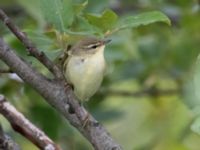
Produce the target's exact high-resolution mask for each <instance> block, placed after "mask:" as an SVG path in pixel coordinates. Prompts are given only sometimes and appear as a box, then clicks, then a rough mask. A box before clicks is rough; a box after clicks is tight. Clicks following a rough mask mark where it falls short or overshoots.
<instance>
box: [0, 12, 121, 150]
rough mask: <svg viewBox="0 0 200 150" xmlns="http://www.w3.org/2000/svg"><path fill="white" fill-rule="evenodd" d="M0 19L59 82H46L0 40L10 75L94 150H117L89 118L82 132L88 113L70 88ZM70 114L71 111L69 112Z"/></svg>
mask: <svg viewBox="0 0 200 150" xmlns="http://www.w3.org/2000/svg"><path fill="white" fill-rule="evenodd" d="M0 19H1V20H2V21H3V23H4V24H5V25H6V26H7V27H8V28H9V29H10V31H11V32H13V33H14V34H15V35H16V37H18V39H19V40H20V41H21V42H22V43H23V44H24V45H25V47H26V48H27V51H28V52H29V53H30V54H31V55H32V56H34V57H35V58H36V59H38V60H39V61H40V62H41V63H42V64H43V65H44V66H46V67H47V68H48V69H49V70H50V71H51V72H52V73H53V74H54V76H55V78H57V79H59V80H49V79H48V78H47V77H45V76H43V75H42V74H40V73H39V72H38V71H36V70H34V69H33V68H32V67H31V66H30V64H28V63H27V62H25V61H23V60H22V59H20V58H19V57H18V56H17V55H16V54H15V53H14V52H13V50H11V49H10V48H9V46H8V45H7V44H6V43H5V42H4V41H3V39H2V38H0V59H1V60H2V61H4V62H5V63H6V64H7V65H8V66H9V67H10V68H11V70H12V71H13V72H15V73H16V74H17V75H18V76H19V77H21V78H22V79H23V80H24V81H25V82H26V83H28V84H30V85H31V86H32V87H33V88H34V89H35V90H36V91H37V92H38V93H39V94H40V95H41V96H43V97H44V98H45V100H46V101H47V102H48V103H49V104H50V105H51V106H53V107H54V108H55V109H56V110H57V111H59V112H60V113H61V114H62V115H63V116H64V117H65V118H66V119H67V120H68V121H69V122H70V123H71V124H72V125H73V126H74V127H76V128H77V129H78V130H79V131H80V132H81V133H82V135H84V136H85V137H86V138H87V139H88V141H89V142H90V143H91V144H92V145H93V147H94V149H96V150H121V149H122V148H121V146H120V145H119V144H118V143H116V141H115V140H114V139H113V138H112V137H111V136H110V134H109V133H108V132H107V131H106V129H105V128H104V127H103V126H102V125H101V124H100V123H98V121H96V120H95V119H94V118H93V117H92V116H91V115H90V116H89V118H88V124H87V125H86V126H85V127H84V128H83V120H84V119H85V117H86V116H87V114H88V112H87V111H86V110H85V108H83V107H82V106H80V104H79V103H78V101H77V99H76V98H75V96H74V93H73V91H72V89H71V88H66V82H65V79H64V77H63V74H62V71H61V70H59V68H58V67H57V66H56V65H55V64H54V63H53V62H52V61H51V60H49V59H48V58H47V57H46V55H45V54H44V53H42V52H39V51H38V49H37V48H35V46H34V45H33V44H32V42H31V41H30V40H29V39H28V38H27V36H26V35H25V34H24V33H22V32H21V31H20V30H19V28H18V27H17V26H16V25H14V24H13V23H12V22H11V20H10V19H9V18H8V16H7V15H6V14H5V13H4V12H3V11H2V10H1V9H0ZM71 110H73V111H71Z"/></svg>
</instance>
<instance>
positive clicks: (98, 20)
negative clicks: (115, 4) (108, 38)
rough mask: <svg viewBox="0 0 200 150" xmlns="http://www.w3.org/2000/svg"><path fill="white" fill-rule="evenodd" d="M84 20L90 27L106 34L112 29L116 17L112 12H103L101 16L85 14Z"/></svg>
mask: <svg viewBox="0 0 200 150" xmlns="http://www.w3.org/2000/svg"><path fill="white" fill-rule="evenodd" d="M86 18H87V20H88V21H89V23H90V24H91V25H93V26H96V27H98V28H99V29H100V30H101V31H102V32H106V31H109V30H111V29H112V28H113V26H114V25H115V24H116V22H117V19H118V16H117V14H116V13H115V12H113V11H112V10H105V11H104V12H103V13H102V14H101V15H95V14H87V15H86Z"/></svg>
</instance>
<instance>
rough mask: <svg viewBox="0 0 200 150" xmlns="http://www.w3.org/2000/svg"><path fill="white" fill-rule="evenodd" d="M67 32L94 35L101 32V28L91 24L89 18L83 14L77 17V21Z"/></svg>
mask: <svg viewBox="0 0 200 150" xmlns="http://www.w3.org/2000/svg"><path fill="white" fill-rule="evenodd" d="M66 33H67V34H71V35H88V36H89V35H94V34H98V33H101V31H100V30H99V28H97V27H95V26H93V25H91V24H90V23H89V22H88V20H87V19H85V18H84V17H81V16H77V17H76V21H75V22H74V24H73V25H72V28H71V29H70V30H66Z"/></svg>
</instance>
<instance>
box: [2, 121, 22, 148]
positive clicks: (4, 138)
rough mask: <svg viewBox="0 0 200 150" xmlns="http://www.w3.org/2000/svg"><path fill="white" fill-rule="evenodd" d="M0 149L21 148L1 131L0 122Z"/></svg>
mask: <svg viewBox="0 0 200 150" xmlns="http://www.w3.org/2000/svg"><path fill="white" fill-rule="evenodd" d="M0 149H1V150H21V149H20V147H19V145H18V144H17V143H16V142H15V141H13V140H12V139H11V138H10V137H9V136H8V135H6V134H5V133H4V132H3V129H2V127H1V124H0Z"/></svg>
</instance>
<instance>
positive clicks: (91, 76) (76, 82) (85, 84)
mask: <svg viewBox="0 0 200 150" xmlns="http://www.w3.org/2000/svg"><path fill="white" fill-rule="evenodd" d="M67 68H68V69H67V73H66V75H67V78H68V80H69V82H71V83H72V84H73V86H74V92H75V95H76V96H77V97H78V99H79V100H81V101H85V100H88V99H89V98H90V97H91V96H92V95H94V94H95V92H96V91H97V90H98V88H99V86H100V84H101V82H102V80H103V75H104V70H105V61H104V58H103V57H101V58H96V57H95V58H93V57H91V58H86V59H82V58H72V59H70V60H69V62H68V67H67Z"/></svg>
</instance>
